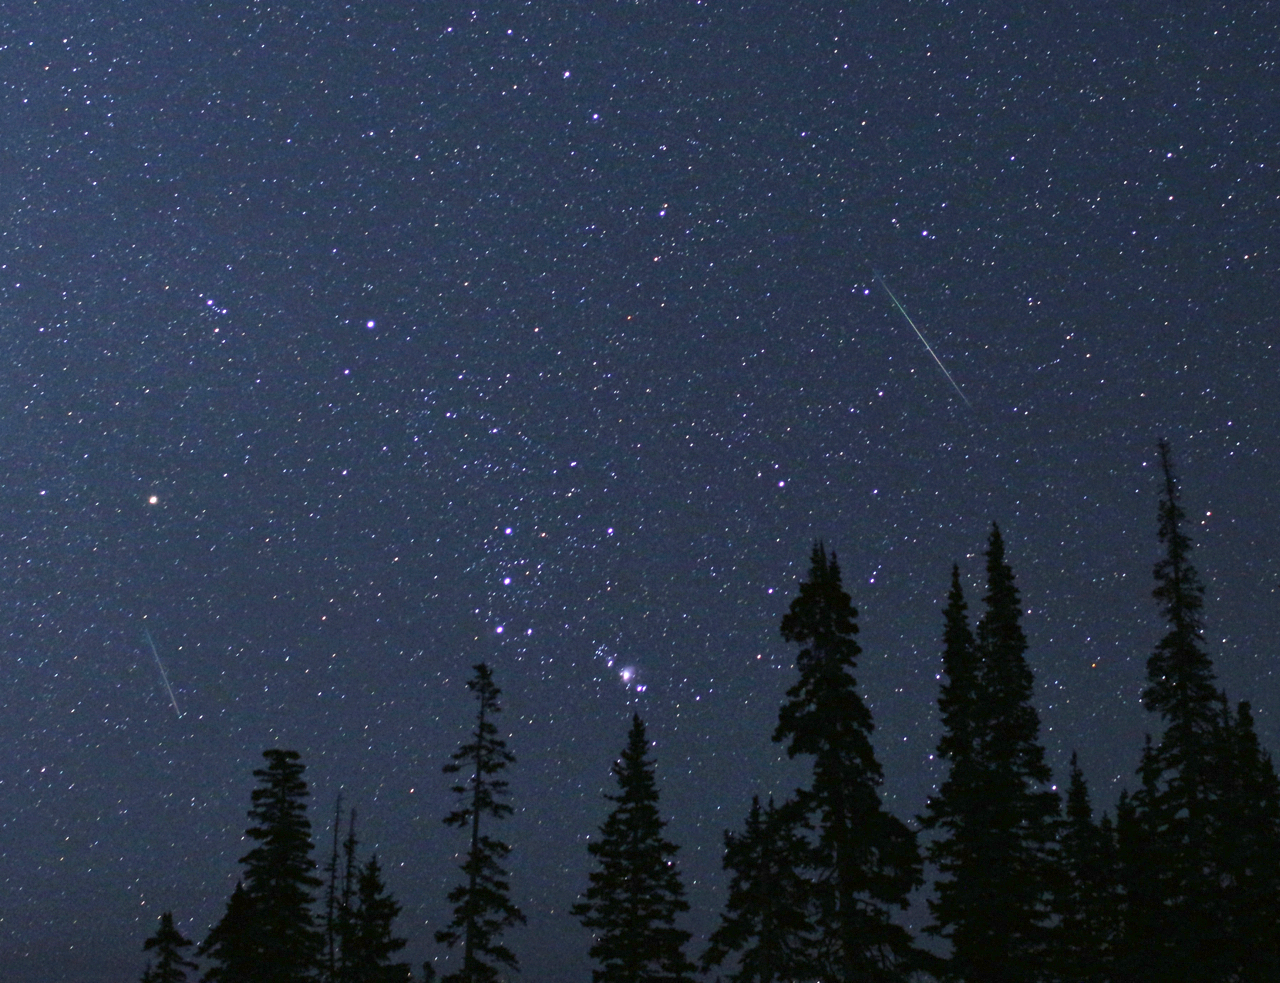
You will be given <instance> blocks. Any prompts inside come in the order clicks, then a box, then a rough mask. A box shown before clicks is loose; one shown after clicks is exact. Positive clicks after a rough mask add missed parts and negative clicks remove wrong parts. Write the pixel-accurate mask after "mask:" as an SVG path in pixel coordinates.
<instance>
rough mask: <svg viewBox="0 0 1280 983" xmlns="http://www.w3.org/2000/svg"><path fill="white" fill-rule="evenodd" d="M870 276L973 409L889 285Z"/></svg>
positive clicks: (968, 405) (874, 271) (877, 276)
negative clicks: (881, 288)
mask: <svg viewBox="0 0 1280 983" xmlns="http://www.w3.org/2000/svg"><path fill="white" fill-rule="evenodd" d="M871 274H872V275H873V276H874V277H875V278H876V282H877V283H879V284H880V286H882V287H884V292H885V293H887V294H888V295H889V299H890V300H891V301H893V306H894V307H896V308H897V309H898V310H900V311H901V312H902V316H903V317H905V318H906V319H907V323H908V324H909V325H911V330H912V331H914V332H915V333H916V337H917V338H919V339H920V343H921V344H922V345H924V347H925V351H927V352H928V353H929V354H930V355H932V356H933V360H934V361H935V362H937V363H938V368H940V369H941V370H942V374H943V375H945V376H946V377H947V382H949V383H951V388H952V389H954V390H955V391H956V394H957V395H958V396H959V397H960V398H961V399H963V400H964V405H965V406H967V407H969V409H973V404H972V403H970V402H969V397H968V396H966V395H965V394H964V392H963V391H962V390H961V389H960V386H959V385H958V384H957V383H956V380H955V379H953V378H951V373H950V372H948V371H947V367H946V366H945V365H943V364H942V359H940V358H938V353H937V352H935V351H934V350H933V346H932V345H930V344H929V342H928V341H927V340H926V339H925V336H924V335H923V334H921V333H920V329H919V328H917V327H916V322H915V321H913V320H911V315H910V314H908V313H907V309H906V308H905V307H903V306H902V305H901V304H900V303H898V298H897V297H895V296H894V295H893V291H892V290H890V289H889V284H887V283H885V282H884V277H882V276H881V275H880V274H879V272H878V271H876V270H872V271H871Z"/></svg>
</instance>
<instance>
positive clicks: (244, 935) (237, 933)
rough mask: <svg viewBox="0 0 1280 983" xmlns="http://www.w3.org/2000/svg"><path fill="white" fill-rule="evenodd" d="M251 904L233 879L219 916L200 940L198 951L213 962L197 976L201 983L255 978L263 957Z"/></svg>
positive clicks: (230, 982) (244, 981) (234, 982)
mask: <svg viewBox="0 0 1280 983" xmlns="http://www.w3.org/2000/svg"><path fill="white" fill-rule="evenodd" d="M253 908H254V903H253V900H252V899H251V898H250V897H249V893H248V892H247V891H246V890H245V888H244V882H243V881H236V886H235V890H234V891H232V892H231V897H230V898H228V899H227V907H226V911H224V912H223V915H222V918H221V919H219V921H218V924H217V925H215V926H213V928H212V929H210V931H209V934H208V935H207V936H205V940H204V941H203V942H201V943H200V948H199V950H198V951H199V953H200V955H202V956H204V957H206V958H207V959H210V960H212V962H213V965H212V966H211V967H209V969H208V970H206V971H205V974H204V976H202V977H201V979H202V980H204V983H254V981H255V980H256V978H257V977H256V975H255V971H256V969H257V967H258V965H259V964H260V963H261V961H262V959H263V953H264V949H265V946H264V943H263V941H262V939H261V936H260V932H259V922H258V919H257V918H256V917H255V915H254V911H253Z"/></svg>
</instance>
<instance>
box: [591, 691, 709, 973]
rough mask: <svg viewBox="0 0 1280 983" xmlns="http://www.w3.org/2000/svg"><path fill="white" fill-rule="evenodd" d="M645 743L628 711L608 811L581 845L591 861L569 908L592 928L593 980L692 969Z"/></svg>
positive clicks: (683, 905) (671, 850) (671, 849)
mask: <svg viewBox="0 0 1280 983" xmlns="http://www.w3.org/2000/svg"><path fill="white" fill-rule="evenodd" d="M648 748H649V741H648V739H647V738H646V737H645V729H644V723H643V722H642V721H641V720H640V717H639V715H634V716H633V717H632V721H631V731H630V734H629V735H628V738H627V746H626V748H625V749H624V750H623V752H622V757H621V758H620V759H619V760H618V761H616V762H615V763H614V765H613V774H614V777H615V778H617V780H618V792H617V794H615V795H606V796H605V798H606V799H607V800H608V801H610V802H613V803H614V804H615V807H614V810H613V812H611V813H610V814H609V817H608V818H607V819H606V820H605V822H604V825H603V826H601V827H600V834H601V835H600V838H599V839H598V840H593V841H592V842H591V843H589V844H588V845H587V852H588V853H590V854H591V856H592V857H594V858H595V859H596V861H597V862H598V863H599V868H598V869H597V870H594V871H592V872H591V874H590V876H589V884H588V887H587V890H586V892H585V893H584V894H583V895H582V898H583V900H581V901H579V902H578V903H577V904H575V905H574V906H573V908H572V909H570V911H571V913H572V914H573V915H574V916H575V917H577V918H578V919H579V920H580V921H581V922H582V924H583V925H584V926H585V927H586V928H588V929H591V930H592V932H593V934H594V938H595V941H594V943H593V944H592V946H591V950H590V955H591V958H592V959H594V960H595V961H596V962H597V963H599V968H598V969H594V970H592V973H591V978H592V980H593V983H686V981H688V980H689V979H690V978H691V974H692V973H693V970H694V967H693V964H692V963H690V962H689V960H688V959H687V958H686V957H685V954H684V946H685V944H686V943H687V942H688V941H689V933H688V932H686V931H684V930H683V929H679V928H677V927H676V925H675V920H676V916H677V915H679V914H680V913H681V912H684V911H687V910H688V909H689V905H688V902H686V901H685V899H684V885H683V884H682V883H681V880H680V873H679V871H678V870H677V868H676V866H675V855H676V851H677V847H676V846H675V844H673V843H671V842H670V841H668V840H666V839H664V838H663V835H662V830H663V827H665V826H666V822H665V821H664V820H663V819H662V818H661V816H660V815H659V813H658V787H657V784H656V782H655V780H654V775H653V763H652V762H651V761H650V760H649V756H648Z"/></svg>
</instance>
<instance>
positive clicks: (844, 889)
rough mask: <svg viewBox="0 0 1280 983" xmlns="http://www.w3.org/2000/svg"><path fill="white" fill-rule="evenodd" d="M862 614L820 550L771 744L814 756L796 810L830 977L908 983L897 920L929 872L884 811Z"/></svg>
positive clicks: (806, 588)
mask: <svg viewBox="0 0 1280 983" xmlns="http://www.w3.org/2000/svg"><path fill="white" fill-rule="evenodd" d="M857 614H858V613H857V611H856V610H855V609H854V607H853V604H852V602H851V599H850V597H849V595H848V594H847V593H845V591H844V588H843V586H842V585H841V581H840V568H839V565H838V564H837V562H836V558H835V556H834V555H832V556H830V557H828V555H827V552H826V550H825V548H824V547H823V546H822V544H821V543H817V544H815V545H814V548H813V554H812V557H811V566H810V571H809V579H808V581H806V582H804V583H802V584H801V585H800V594H799V596H798V597H797V598H795V600H793V601H792V602H791V607H790V610H789V611H788V613H787V614H786V615H785V616H784V617H783V619H782V637H783V638H784V639H785V640H786V641H788V642H794V643H796V644H799V645H800V646H802V648H801V651H800V653H799V655H798V656H797V657H796V666H797V668H798V669H799V672H800V678H799V680H798V681H797V682H796V683H795V685H793V686H792V687H791V688H790V689H789V690H787V702H785V703H784V704H783V705H782V707H781V709H780V710H779V712H778V726H777V729H776V730H775V731H774V735H773V739H774V740H775V741H778V742H780V743H782V742H785V743H786V745H787V754H788V755H790V756H791V757H795V756H796V755H799V754H804V755H812V756H813V782H812V785H811V786H810V787H809V788H808V789H802V790H800V791H798V792H797V793H796V796H797V798H796V807H797V809H798V810H799V811H800V812H801V813H802V814H804V815H805V816H806V817H808V819H809V821H810V822H811V823H812V824H813V828H814V838H813V848H814V849H813V852H812V855H811V861H810V863H811V866H812V868H813V871H814V877H813V890H814V891H815V894H816V897H817V902H818V908H819V912H820V918H821V922H822V931H823V934H824V935H825V938H826V942H827V944H828V945H829V946H830V947H831V948H832V949H833V959H832V964H831V965H830V966H829V967H827V970H826V973H827V975H829V976H830V977H832V978H834V979H836V980H841V981H845V983H853V981H855V980H859V981H861V980H867V981H871V980H898V979H903V978H905V976H906V975H907V974H908V973H909V972H910V971H911V970H912V969H913V968H914V967H915V966H916V965H917V963H918V962H919V958H920V957H919V954H918V953H917V952H916V950H915V949H914V947H913V946H912V944H911V938H910V936H909V935H908V934H907V931H906V930H905V929H904V928H903V927H902V926H900V925H897V924H895V923H894V922H893V921H892V920H891V915H890V912H891V909H893V908H899V909H905V908H906V907H907V904H908V895H909V894H910V892H911V891H912V890H913V889H914V888H915V887H917V886H918V885H919V884H921V883H922V877H921V863H920V854H919V851H918V849H917V847H916V840H915V834H914V833H912V832H911V830H909V829H908V828H907V826H906V825H905V824H904V823H903V822H902V821H901V820H899V819H897V818H896V817H895V816H893V815H891V814H890V813H889V812H888V811H886V810H885V808H884V805H883V804H882V803H881V801H880V796H879V792H878V789H879V787H880V785H881V784H882V783H883V781H884V774H883V772H882V770H881V768H880V763H879V762H878V761H877V760H876V757H875V751H874V749H873V748H872V745H871V731H872V729H873V725H872V720H871V712H870V711H869V710H868V709H867V707H866V704H865V703H863V701H862V697H861V696H860V695H859V694H858V689H857V680H856V679H855V677H854V670H855V669H856V667H857V659H858V655H859V654H860V653H861V649H860V647H859V646H858V643H857V642H856V641H855V640H854V636H855V635H856V634H857V632H858V625H857V621H856V619H857Z"/></svg>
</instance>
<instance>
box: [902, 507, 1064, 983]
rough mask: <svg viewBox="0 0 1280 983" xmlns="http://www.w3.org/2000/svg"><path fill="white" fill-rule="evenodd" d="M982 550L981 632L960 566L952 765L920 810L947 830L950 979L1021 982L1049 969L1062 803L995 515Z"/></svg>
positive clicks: (949, 639) (941, 895) (946, 717)
mask: <svg viewBox="0 0 1280 983" xmlns="http://www.w3.org/2000/svg"><path fill="white" fill-rule="evenodd" d="M985 555H986V561H987V564H986V566H987V593H986V594H985V595H984V597H983V605H984V610H983V614H982V617H981V618H980V619H979V621H978V625H977V631H976V632H975V633H974V634H973V635H972V636H969V634H968V633H967V631H966V630H963V626H964V625H965V624H966V621H965V614H964V607H963V604H964V602H963V594H962V592H961V590H960V586H959V578H958V572H957V571H955V570H954V569H953V571H952V590H951V595H950V600H949V603H948V609H947V615H946V634H945V640H944V645H945V652H944V660H943V661H944V671H946V673H947V675H948V686H947V687H945V688H944V691H943V699H942V700H941V701H940V702H941V708H942V711H943V729H944V733H943V736H942V739H941V740H940V742H939V754H940V756H942V757H943V758H944V759H945V760H948V761H949V762H950V773H949V775H948V777H947V780H946V781H945V782H944V784H943V785H942V787H941V789H940V790H939V794H938V795H937V796H934V797H932V798H930V800H929V806H928V811H927V813H926V815H925V816H924V817H923V822H924V825H925V826H926V827H927V828H932V829H939V830H940V831H941V833H940V835H939V836H938V838H937V839H935V840H934V841H933V842H932V843H931V844H930V847H929V855H930V858H931V859H932V860H933V861H934V863H935V864H937V866H938V868H939V871H940V873H941V874H942V877H941V878H940V879H939V881H938V883H937V886H936V895H937V896H936V897H935V898H933V899H931V900H930V903H929V904H930V911H931V913H932V915H933V922H932V924H931V925H930V926H929V927H928V931H930V932H931V933H933V934H935V935H939V936H942V937H944V938H947V939H949V940H950V942H951V947H952V957H951V960H950V963H949V965H948V967H947V968H946V970H945V974H946V975H947V976H948V978H950V979H956V980H965V981H969V980H981V981H986V980H1001V981H1009V983H1022V981H1033V980H1038V979H1040V978H1041V977H1042V968H1043V965H1044V963H1045V961H1046V959H1047V957H1048V952H1049V941H1050V940H1049V925H1050V922H1051V920H1052V917H1053V913H1052V911H1051V889H1052V886H1053V884H1052V882H1053V873H1052V872H1053V869H1054V867H1053V865H1054V863H1055V857H1054V843H1055V835H1056V825H1057V815H1058V810H1059V801H1058V796H1057V793H1056V792H1054V791H1052V790H1051V789H1049V788H1046V787H1045V786H1046V785H1047V784H1048V782H1049V780H1050V777H1051V775H1050V771H1049V767H1048V765H1047V764H1046V763H1045V760H1044V748H1043V747H1042V746H1041V745H1040V743H1039V729H1040V720H1039V716H1038V715H1037V713H1036V710H1035V707H1034V706H1033V705H1032V702H1031V698H1032V695H1033V688H1034V680H1033V677H1032V674H1031V669H1030V667H1029V666H1028V665H1027V662H1026V649H1027V640H1026V636H1025V634H1024V633H1023V631H1022V625H1021V616H1022V612H1021V608H1020V605H1019V597H1018V591H1017V587H1016V585H1015V583H1014V577H1013V571H1012V569H1011V568H1010V567H1009V565H1008V563H1006V562H1005V554H1004V541H1003V538H1002V537H1001V535H1000V529H999V527H998V526H996V525H995V524H993V525H992V527H991V535H990V538H989V540H988V543H987V551H986V554H985ZM975 670H976V671H975Z"/></svg>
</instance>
